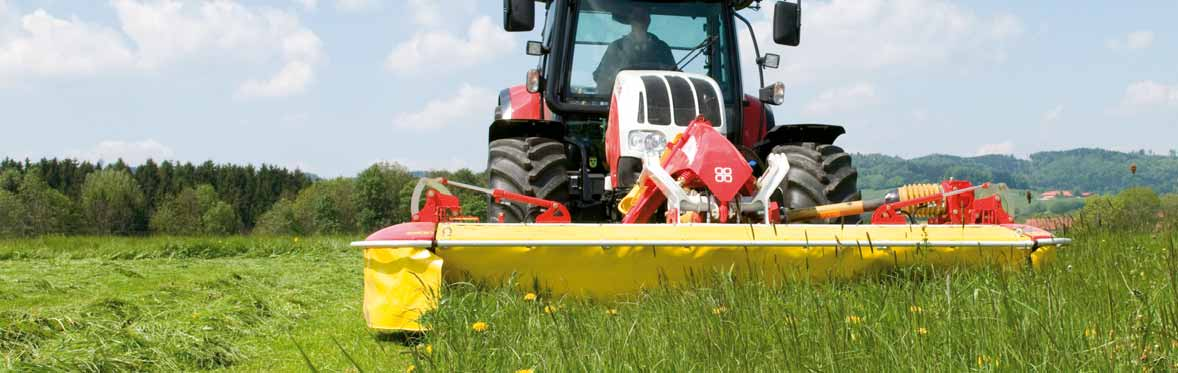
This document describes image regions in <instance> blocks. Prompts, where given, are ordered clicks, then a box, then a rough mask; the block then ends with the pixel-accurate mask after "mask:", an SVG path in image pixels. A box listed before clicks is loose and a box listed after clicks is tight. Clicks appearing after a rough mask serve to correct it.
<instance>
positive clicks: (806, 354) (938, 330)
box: [414, 233, 1178, 372]
mask: <svg viewBox="0 0 1178 373" xmlns="http://www.w3.org/2000/svg"><path fill="white" fill-rule="evenodd" d="M1173 240H1174V238H1173V237H1168V236H1156V235H1149V234H1143V235H1136V236H1126V235H1114V234H1107V233H1106V234H1101V233H1094V234H1092V235H1090V236H1084V237H1079V240H1078V242H1077V244H1076V245H1074V246H1071V247H1069V248H1067V249H1065V250H1064V251H1063V252H1062V253H1061V254H1060V259H1059V262H1058V263H1057V264H1056V265H1055V266H1054V267H1052V268H1049V269H1047V270H1045V271H1040V272H1033V271H1022V272H1017V271H1016V272H1011V271H995V270H973V271H957V270H954V271H941V270H935V269H931V268H922V267H917V268H906V269H904V270H901V271H899V272H895V273H891V274H887V275H882V276H878V277H874V278H868V279H862V280H856V281H844V282H833V283H831V282H825V283H805V282H802V283H791V284H787V285H785V286H769V285H766V284H765V283H762V282H759V281H756V280H748V279H744V280H741V279H739V278H741V276H739V274H717V275H716V276H715V278H714V279H713V280H712V281H709V282H707V283H706V284H704V285H702V286H698V287H694V288H690V289H680V290H672V289H654V290H651V291H647V292H644V293H642V294H637V295H633V296H630V297H625V298H621V299H614V300H607V301H592V300H585V299H572V298H561V297H552V296H549V295H546V294H540V295H539V296H538V299H537V300H535V301H530V300H526V299H525V294H521V293H519V292H517V291H515V290H511V289H513V287H510V286H504V287H491V288H487V287H482V286H476V285H472V284H467V283H458V284H452V285H449V286H448V287H447V289H446V290H445V295H444V296H443V299H442V306H441V307H440V308H439V309H438V310H437V311H436V312H434V313H432V314H430V315H428V319H427V320H428V323H429V325H430V327H431V328H432V329H433V330H432V331H431V332H429V333H426V334H424V335H423V340H422V341H421V343H422V345H423V346H429V349H430V350H432V352H431V353H424V352H422V351H423V349H416V350H415V351H417V353H415V355H414V357H415V360H416V364H417V368H418V369H427V370H428V369H432V370H435V371H444V372H449V371H470V370H478V371H515V370H518V369H535V370H536V371H593V372H596V371H633V370H637V371H733V372H745V371H781V370H795V371H800V370H816V371H848V370H851V371H866V370H879V369H880V368H885V369H888V370H915V371H930V370H932V371H964V370H1032V369H1047V370H1062V371H1088V370H1126V369H1133V370H1141V369H1159V370H1169V369H1175V368H1178V365H1175V364H1176V363H1178V360H1175V358H1178V329H1176V326H1178V313H1176V312H1175V311H1176V310H1178V302H1176V300H1178V297H1176V294H1178V290H1176V289H1178V288H1175V274H1176V273H1178V271H1176V260H1175V253H1174V252H1173ZM603 276H604V274H603ZM477 322H483V323H486V325H488V328H487V329H486V330H485V331H482V332H479V331H476V330H473V329H472V325H473V324H475V323H477Z"/></svg>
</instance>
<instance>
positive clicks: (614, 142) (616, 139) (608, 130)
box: [605, 95, 622, 189]
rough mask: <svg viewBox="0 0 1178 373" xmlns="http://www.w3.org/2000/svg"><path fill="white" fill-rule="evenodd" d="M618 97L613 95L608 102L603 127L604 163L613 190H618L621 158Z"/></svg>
mask: <svg viewBox="0 0 1178 373" xmlns="http://www.w3.org/2000/svg"><path fill="white" fill-rule="evenodd" d="M617 107H618V96H617V95H614V96H613V97H612V98H610V102H609V119H608V122H606V125H605V161H606V162H608V163H609V178H610V184H612V185H611V186H612V187H613V189H617V188H618V162H619V161H621V158H622V144H621V142H620V141H621V134H619V133H618V131H620V130H619V129H618V127H619V126H620V124H619V123H618V110H617Z"/></svg>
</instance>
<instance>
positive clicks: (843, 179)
mask: <svg viewBox="0 0 1178 373" xmlns="http://www.w3.org/2000/svg"><path fill="white" fill-rule="evenodd" d="M773 153H774V154H777V153H783V154H785V155H786V158H787V159H789V173H788V174H786V178H785V182H784V183H783V184H784V185H782V193H781V196H780V198H781V199H780V200H778V202H779V203H781V205H782V207H784V208H803V207H813V206H819V205H826V204H831V203H841V202H850V201H858V200H860V199H862V196H861V195H860V194H859V187H858V179H859V172H858V171H857V170H855V166H854V165H852V164H851V155H850V154H847V152H846V151H844V150H843V149H842V148H840V147H837V146H834V145H819V144H815V143H799V144H787V145H778V146H776V147H774V148H773ZM783 216H784V215H783ZM809 223H816V224H824V223H842V224H857V223H859V216H858V215H853V216H846V217H842V218H839V219H830V220H825V219H818V220H813V221H809Z"/></svg>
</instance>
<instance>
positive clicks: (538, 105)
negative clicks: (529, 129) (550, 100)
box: [503, 84, 550, 120]
mask: <svg viewBox="0 0 1178 373" xmlns="http://www.w3.org/2000/svg"><path fill="white" fill-rule="evenodd" d="M507 94H508V99H509V101H510V102H508V103H507V104H508V106H509V107H510V108H511V115H510V116H509V117H506V118H503V119H524V120H527V119H531V120H541V119H545V118H541V112H547V110H542V108H543V107H544V98H542V97H540V93H532V92H528V88H527V87H526V86H524V85H522V84H521V85H517V86H514V87H511V88H508V89H507ZM546 116H550V115H546Z"/></svg>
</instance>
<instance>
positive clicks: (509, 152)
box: [487, 137, 569, 223]
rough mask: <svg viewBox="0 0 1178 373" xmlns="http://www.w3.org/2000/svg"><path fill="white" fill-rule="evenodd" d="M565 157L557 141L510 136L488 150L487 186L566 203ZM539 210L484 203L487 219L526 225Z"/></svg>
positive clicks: (567, 191) (567, 189)
mask: <svg viewBox="0 0 1178 373" xmlns="http://www.w3.org/2000/svg"><path fill="white" fill-rule="evenodd" d="M567 157H568V155H567V154H566V153H565V147H564V144H563V143H561V142H560V141H557V140H553V139H549V138H544V137H514V138H506V139H499V140H495V141H492V142H491V144H490V146H489V147H488V157H487V174H488V176H489V178H490V182H489V183H488V186H490V187H491V188H492V189H502V190H505V191H508V192H513V193H519V194H523V195H527V196H532V197H536V198H543V199H546V200H549V201H554V202H559V203H563V204H566V206H567V204H568V200H569V176H568V173H567V172H566V171H567V170H568V158H567ZM541 210H542V209H541V208H539V207H535V206H528V205H522V204H519V203H511V204H503V203H494V201H491V203H488V204H487V220H488V221H491V222H497V221H499V214H503V222H505V223H521V222H530V221H532V220H533V218H535V216H536V215H538V214H539V213H540V212H541Z"/></svg>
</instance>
